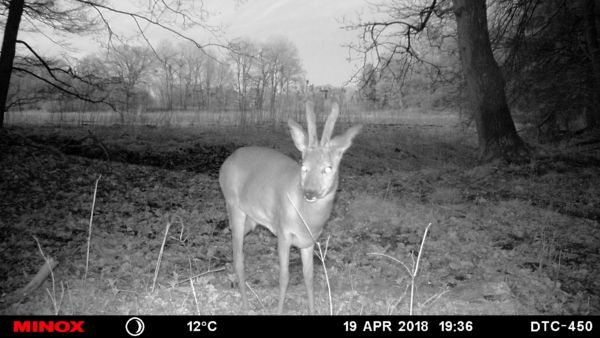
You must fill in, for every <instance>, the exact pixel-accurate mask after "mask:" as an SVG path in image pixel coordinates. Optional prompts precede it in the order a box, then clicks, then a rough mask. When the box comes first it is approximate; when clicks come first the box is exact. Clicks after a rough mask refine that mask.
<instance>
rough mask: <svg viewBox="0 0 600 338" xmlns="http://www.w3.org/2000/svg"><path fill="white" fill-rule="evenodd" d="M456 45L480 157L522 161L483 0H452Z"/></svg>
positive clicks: (524, 149) (523, 156)
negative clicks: (493, 49)
mask: <svg viewBox="0 0 600 338" xmlns="http://www.w3.org/2000/svg"><path fill="white" fill-rule="evenodd" d="M453 5H454V14H455V16H456V25H457V32H458V47H459V53H460V59H461V63H462V68H463V74H464V76H465V80H466V83H467V90H468V96H469V100H470V103H471V108H472V111H473V113H474V116H475V122H476V126H477V133H478V136H479V151H480V159H481V160H482V161H486V162H487V161H492V160H495V159H503V160H507V161H522V160H524V159H526V158H527V157H528V155H529V153H528V148H527V145H526V144H525V143H524V142H523V140H522V139H521V138H520V137H519V135H518V134H517V131H516V129H515V124H514V122H513V119H512V117H511V115H510V110H509V108H508V104H507V103H506V94H505V91H504V79H503V78H502V74H501V73H500V68H499V67H498V64H497V63H496V60H494V55H493V54H492V48H491V45H490V38H489V33H488V28H487V14H486V4H485V0H453Z"/></svg>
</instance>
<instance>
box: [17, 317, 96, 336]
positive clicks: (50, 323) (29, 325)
mask: <svg viewBox="0 0 600 338" xmlns="http://www.w3.org/2000/svg"><path fill="white" fill-rule="evenodd" d="M83 323H85V322H84V321H83V320H80V321H74V320H23V321H20V320H15V321H14V322H13V332H16V333H25V332H59V333H67V332H80V333H84V332H85V331H84V330H83Z"/></svg>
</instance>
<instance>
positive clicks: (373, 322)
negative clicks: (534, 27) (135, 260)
mask: <svg viewBox="0 0 600 338" xmlns="http://www.w3.org/2000/svg"><path fill="white" fill-rule="evenodd" d="M126 326H127V329H128V330H129V332H130V333H128V332H127V329H126ZM598 332H600V316H210V315H206V316H133V315H132V316H0V337H108V338H116V337H153V336H154V337H156V336H161V337H169V338H170V337H231V336H238V337H252V336H257V337H261V338H263V337H271V336H272V337H279V338H281V337H285V336H288V335H294V336H295V335H301V336H304V337H306V338H312V337H311V335H313V336H315V338H316V336H329V337H344V336H346V337H396V336H404V337H413V336H414V337H484V336H492V335H505V337H506V335H519V336H522V335H527V336H528V337H592V336H594V337H598ZM136 334H138V335H137V336H136ZM508 338H511V337H508Z"/></svg>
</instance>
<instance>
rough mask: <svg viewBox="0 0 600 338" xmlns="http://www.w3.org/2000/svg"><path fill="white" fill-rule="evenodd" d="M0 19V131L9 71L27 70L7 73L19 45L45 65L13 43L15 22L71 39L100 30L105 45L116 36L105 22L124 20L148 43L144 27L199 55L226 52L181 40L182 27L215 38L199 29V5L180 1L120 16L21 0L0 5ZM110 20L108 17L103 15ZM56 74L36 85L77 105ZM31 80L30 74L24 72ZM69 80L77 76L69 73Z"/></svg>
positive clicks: (106, 8) (91, 6)
mask: <svg viewBox="0 0 600 338" xmlns="http://www.w3.org/2000/svg"><path fill="white" fill-rule="evenodd" d="M0 7H3V9H4V10H2V11H0V13H1V14H0V15H5V14H6V15H7V19H6V26H5V30H4V40H3V43H2V50H1V51H0V127H3V123H4V113H5V111H6V102H7V101H6V100H7V96H8V90H9V85H10V77H11V74H12V71H13V70H15V71H21V72H25V73H28V70H27V69H22V68H19V69H15V68H14V67H13V63H14V58H15V51H16V44H17V43H21V44H23V45H24V46H26V47H27V49H28V50H29V51H30V52H31V53H32V54H33V55H34V57H35V58H37V59H38V61H39V63H40V64H42V65H47V62H46V61H45V60H44V59H43V58H42V57H41V56H40V55H39V54H38V53H36V52H35V50H34V49H33V48H31V46H30V45H29V44H27V43H26V42H25V41H18V40H17V34H18V32H19V29H20V23H21V18H22V17H23V16H24V17H26V19H27V21H28V22H33V23H37V24H39V25H40V26H41V27H44V26H45V27H49V28H51V29H53V30H58V31H63V32H67V33H73V34H84V33H86V32H90V31H97V30H102V31H104V32H106V33H107V36H108V42H109V45H110V44H112V43H113V41H114V40H115V39H116V40H119V36H118V35H117V34H116V33H115V31H114V30H113V29H112V25H111V20H114V18H115V17H116V18H117V20H119V19H121V20H122V19H123V18H127V19H129V20H131V22H133V23H134V24H135V26H136V27H137V29H138V33H139V35H141V36H142V37H143V38H144V39H145V40H146V41H147V42H148V43H150V42H149V40H148V38H147V37H146V35H145V30H146V28H147V27H148V26H150V25H151V26H155V27H160V28H161V29H164V30H166V31H168V32H170V33H172V34H173V35H175V36H178V37H179V38H182V39H185V40H188V41H190V42H192V43H194V44H195V45H196V47H198V48H199V49H203V48H205V47H207V46H209V45H216V46H220V47H226V46H222V45H219V44H204V45H203V44H200V43H198V42H196V41H195V40H194V39H192V38H190V37H188V36H186V35H184V34H183V33H181V32H180V31H178V30H177V29H176V28H175V27H178V26H180V23H181V22H183V23H184V25H185V26H186V27H188V28H189V27H192V26H197V27H198V26H199V27H202V28H203V29H205V30H206V31H208V32H211V33H213V34H216V30H215V29H214V28H213V27H210V26H207V25H206V24H204V22H205V18H206V15H207V13H206V12H205V10H204V9H203V6H202V4H201V2H200V5H197V4H195V3H194V2H188V1H183V0H151V1H148V3H147V7H146V8H145V10H144V9H141V10H140V11H135V12H134V11H126V10H121V9H118V8H117V7H114V6H111V5H107V4H106V1H104V0H90V1H88V0H70V1H24V0H5V1H0ZM108 14H111V15H108ZM56 72H62V73H64V74H67V73H69V69H62V70H58V69H52V68H50V67H46V73H47V74H46V77H40V80H42V81H45V82H47V83H48V84H50V85H52V86H54V87H56V88H57V89H59V90H61V91H63V92H64V93H67V94H70V95H73V96H75V97H78V98H79V99H82V100H90V101H93V99H90V98H87V97H85V96H84V95H82V94H81V93H78V92H77V91H75V90H73V89H74V88H69V87H68V86H67V87H65V86H64V84H63V83H61V81H57V80H56V76H55V75H54V74H55V73H56ZM28 74H30V75H31V76H35V75H36V74H35V73H34V72H31V71H29V73H28ZM72 74H73V75H77V74H74V73H72Z"/></svg>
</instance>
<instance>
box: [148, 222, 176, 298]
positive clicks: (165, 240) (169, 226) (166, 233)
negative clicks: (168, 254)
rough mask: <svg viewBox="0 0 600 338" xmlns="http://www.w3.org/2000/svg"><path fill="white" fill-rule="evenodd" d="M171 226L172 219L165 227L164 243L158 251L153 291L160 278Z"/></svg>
mask: <svg viewBox="0 0 600 338" xmlns="http://www.w3.org/2000/svg"><path fill="white" fill-rule="evenodd" d="M169 228H171V221H168V222H167V227H166V228H165V236H164V237H163V241H162V245H161V246H160V252H159V253H158V259H157V260H156V267H155V268H154V280H153V281H152V289H151V292H154V287H155V286H156V279H157V278H158V270H159V269H160V261H161V260H162V255H163V251H164V249H165V243H166V242H167V235H168V234H169Z"/></svg>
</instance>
